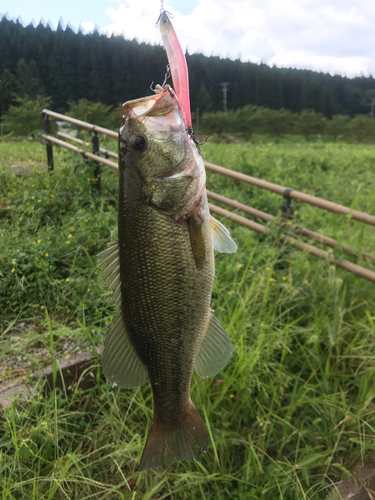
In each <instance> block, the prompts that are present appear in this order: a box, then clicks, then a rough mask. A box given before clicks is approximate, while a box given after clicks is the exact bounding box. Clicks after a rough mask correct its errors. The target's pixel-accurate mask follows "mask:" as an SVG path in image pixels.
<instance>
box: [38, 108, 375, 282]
mask: <svg viewBox="0 0 375 500" xmlns="http://www.w3.org/2000/svg"><path fill="white" fill-rule="evenodd" d="M42 116H43V118H44V120H45V129H46V133H45V134H41V138H42V139H44V140H45V141H46V146H47V161H48V167H49V169H50V170H53V168H54V164H53V152H52V145H53V144H56V145H57V146H59V147H64V148H67V149H69V150H71V151H74V152H76V153H79V154H81V155H82V156H84V157H86V158H89V159H91V160H93V161H95V162H97V163H98V164H103V165H107V166H108V167H110V168H113V169H115V170H118V165H117V163H115V162H113V161H111V160H109V159H108V157H111V158H114V159H118V155H117V154H116V153H115V152H113V151H108V150H106V149H104V148H101V147H100V144H99V136H98V133H102V134H106V135H107V136H110V137H113V138H118V133H117V132H114V131H113V130H109V129H106V128H103V127H99V126H97V125H94V124H92V123H88V122H83V121H81V120H77V119H75V118H71V117H70V116H65V115H62V114H60V113H55V112H54V111H50V110H47V109H44V110H43V112H42ZM51 118H56V119H59V120H62V121H65V122H68V123H72V124H73V125H77V126H79V127H83V128H85V129H87V130H89V131H91V132H92V134H93V135H92V146H93V153H90V152H89V151H87V150H85V149H82V148H80V147H78V146H75V145H73V144H70V143H68V142H65V141H62V140H60V139H57V138H56V137H54V136H52V135H51V122H50V119H51ZM57 135H59V136H60V137H63V138H64V139H67V140H69V141H72V142H75V143H77V144H79V145H80V146H85V147H87V146H90V143H88V142H85V141H82V140H81V139H78V138H76V137H73V136H71V135H68V134H64V133H63V132H61V131H59V132H58V133H57ZM99 154H102V155H104V158H103V157H102V156H99ZM204 164H205V167H206V169H207V170H210V171H212V172H215V173H218V174H221V175H225V176H227V177H231V178H233V179H237V180H239V181H241V182H245V183H247V184H251V185H253V186H257V187H259V188H261V189H267V190H268V191H272V192H274V193H277V194H280V195H282V196H284V198H285V199H286V200H287V201H288V202H289V198H293V199H296V200H298V201H301V202H304V203H308V204H310V205H312V206H316V207H319V208H322V209H324V210H328V211H331V212H335V213H337V214H341V215H346V216H349V217H350V218H352V219H355V220H358V221H361V222H364V223H366V224H369V225H373V226H375V216H374V215H370V214H367V213H365V212H361V211H359V210H352V209H350V208H349V207H345V206H344V205H339V204H337V203H333V202H331V201H327V200H323V199H321V198H317V197H315V196H312V195H308V194H305V193H301V192H300V191H295V190H293V189H291V188H285V187H283V186H279V185H278V184H273V183H272V182H268V181H264V180H262V179H257V178H256V177H251V176H249V175H246V174H242V173H240V172H236V171H233V170H229V169H227V168H224V167H220V166H219V165H214V164H213V163H208V162H204ZM95 176H96V177H97V179H98V188H99V191H100V177H101V176H100V166H98V167H97V169H96V170H95ZM207 195H208V197H209V198H210V199H212V200H215V201H218V202H219V203H223V204H226V205H228V206H231V207H232V208H234V209H236V210H241V211H243V212H245V213H247V214H249V215H251V216H253V217H256V218H258V219H261V220H265V221H268V222H273V221H275V220H277V217H275V216H273V215H271V214H267V213H265V212H262V211H261V210H257V209H255V208H253V207H249V206H248V205H244V204H243V203H239V202H238V201H235V200H231V199H230V198H226V197H225V196H221V195H219V194H216V193H213V192H212V191H207ZM209 207H210V210H211V212H212V213H216V214H219V215H222V216H223V217H226V218H228V219H230V220H233V221H234V222H236V223H237V224H240V225H242V226H245V227H247V228H249V229H251V230H253V231H256V232H258V233H262V234H267V233H268V231H269V229H268V228H267V227H266V226H264V225H262V224H259V223H258V222H255V221H252V220H249V219H247V218H245V217H242V216H241V215H238V214H236V213H234V212H230V211H228V210H225V209H224V208H221V207H218V206H216V205H213V204H211V203H209ZM284 222H285V217H284ZM284 229H285V230H287V229H288V231H292V232H293V235H292V236H291V235H288V234H282V236H281V240H282V241H283V242H284V243H285V244H288V245H291V246H293V247H294V248H297V249H299V250H303V251H307V252H308V253H309V254H310V255H313V256H314V257H316V258H318V259H322V260H328V261H331V262H332V263H333V264H335V265H336V266H337V267H340V268H342V269H345V270H346V271H349V272H351V273H353V274H356V275H357V276H360V277H362V278H366V279H368V280H370V281H372V282H374V283H375V272H374V271H371V270H370V269H367V268H365V267H362V266H359V265H358V264H354V263H353V262H350V261H348V260H345V259H336V260H335V258H334V256H333V254H332V253H329V252H326V251H325V250H321V249H319V248H316V247H314V246H313V245H310V244H308V243H305V242H303V241H300V240H296V239H295V237H294V235H295V234H297V235H302V236H305V237H306V238H309V239H312V240H314V241H317V242H318V243H321V244H323V245H327V246H330V247H332V248H335V247H337V246H340V248H341V249H342V250H343V251H344V252H345V253H347V254H349V255H354V256H361V257H362V258H363V259H364V260H367V261H371V262H374V263H375V256H374V255H372V254H370V253H368V252H357V251H356V250H354V249H353V248H352V247H350V246H349V245H346V244H343V243H340V242H338V241H336V240H335V239H333V238H329V237H328V236H324V235H322V234H320V233H316V232H314V231H311V230H310V229H306V228H304V227H299V226H295V225H290V226H289V228H288V227H287V226H286V225H284Z"/></svg>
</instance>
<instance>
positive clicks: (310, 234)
mask: <svg viewBox="0 0 375 500" xmlns="http://www.w3.org/2000/svg"><path fill="white" fill-rule="evenodd" d="M207 196H208V197H209V198H210V199H212V200H215V201H218V202H219V203H224V204H225V205H228V206H230V207H232V208H235V209H237V210H242V211H243V212H246V213H247V214H249V215H252V216H253V217H257V218H259V219H262V220H266V221H267V222H273V221H274V220H275V219H276V217H275V216H274V215H271V214H267V213H266V212H262V211H261V210H257V209H256V208H252V207H249V206H248V205H244V204H243V203H239V202H238V201H235V200H231V199H230V198H226V197H225V196H221V195H220V194H216V193H213V192H212V191H209V190H207ZM290 229H291V230H292V231H295V232H296V233H297V234H302V235H303V236H306V238H310V239H312V240H314V241H317V242H318V243H322V244H323V245H327V246H329V247H332V248H335V247H337V246H341V248H342V250H343V252H345V253H347V254H348V255H358V254H360V255H361V256H362V258H363V259H364V260H369V261H371V262H375V255H372V254H371V253H368V252H357V251H356V250H354V248H352V247H350V246H349V245H346V244H345V243H340V242H338V241H337V240H335V239H333V238H329V237H328V236H324V235H323V234H320V233H316V232H315V231H311V230H310V229H306V228H304V227H299V226H291V227H290Z"/></svg>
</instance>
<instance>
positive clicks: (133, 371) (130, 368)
mask: <svg viewBox="0 0 375 500" xmlns="http://www.w3.org/2000/svg"><path fill="white" fill-rule="evenodd" d="M103 373H104V375H105V376H106V377H107V379H108V380H109V381H110V382H112V383H115V384H117V385H119V386H120V387H125V389H132V388H133V387H139V386H141V385H142V384H143V383H144V382H145V381H146V379H147V369H146V367H145V365H144V364H143V363H142V361H141V360H140V359H139V356H138V354H137V353H136V352H135V349H134V347H133V344H132V343H131V341H130V338H129V335H128V332H127V330H126V327H125V324H124V321H123V319H122V314H121V312H120V313H118V314H117V316H116V317H115V319H114V320H113V323H112V325H111V328H110V330H109V332H108V333H107V335H106V337H105V339H104V352H103Z"/></svg>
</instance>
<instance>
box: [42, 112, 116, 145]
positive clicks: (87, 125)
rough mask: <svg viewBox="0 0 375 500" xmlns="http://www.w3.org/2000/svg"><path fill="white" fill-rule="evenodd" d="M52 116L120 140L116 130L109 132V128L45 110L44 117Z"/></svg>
mask: <svg viewBox="0 0 375 500" xmlns="http://www.w3.org/2000/svg"><path fill="white" fill-rule="evenodd" d="M44 115H47V116H52V118H57V119H58V120H62V121H64V122H68V123H73V124H74V125H78V126H79V127H83V128H86V129H88V130H91V131H92V132H99V133H101V134H106V135H109V136H111V137H114V138H116V139H117V138H118V132H115V131H114V130H109V129H108V128H103V127H98V125H94V124H93V123H88V122H83V121H81V120H77V119H76V118H72V117H70V116H66V115H61V114H60V113H55V112H54V111H50V110H49V109H43V111H42V116H44Z"/></svg>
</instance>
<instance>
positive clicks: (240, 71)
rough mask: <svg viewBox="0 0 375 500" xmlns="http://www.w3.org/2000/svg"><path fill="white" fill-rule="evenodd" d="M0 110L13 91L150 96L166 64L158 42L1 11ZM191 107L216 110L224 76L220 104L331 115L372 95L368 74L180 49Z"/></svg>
mask: <svg viewBox="0 0 375 500" xmlns="http://www.w3.org/2000/svg"><path fill="white" fill-rule="evenodd" d="M0 47H1V50H0V112H4V111H6V110H7V109H8V107H9V105H10V104H11V103H12V100H13V94H14V93H16V94H17V95H20V96H21V97H24V96H29V97H31V98H32V97H35V96H36V95H46V96H51V97H52V101H53V109H55V110H56V111H62V112H63V111H65V110H66V109H67V101H68V100H69V99H71V100H75V101H76V100H78V99H81V98H87V99H89V100H91V101H100V102H102V103H104V104H107V105H117V104H119V103H120V102H124V101H126V100H129V99H134V98H137V97H141V96H143V95H147V94H150V93H151V91H150V84H151V82H152V81H154V82H155V83H162V81H163V79H164V74H165V67H166V64H167V58H166V54H165V52H164V49H163V48H162V47H161V46H158V45H148V44H145V43H138V42H137V41H136V40H125V39H124V37H123V36H113V35H112V36H110V37H107V36H106V35H102V34H99V33H98V32H94V33H92V34H88V35H84V34H83V33H82V32H78V33H75V32H74V31H73V30H72V29H71V28H70V27H69V26H67V27H66V28H65V29H64V28H63V26H62V25H61V23H60V24H59V26H58V27H57V30H56V31H53V30H52V29H51V28H50V27H49V26H45V25H44V24H42V23H40V24H39V25H38V26H36V27H34V26H33V25H29V26H26V27H25V26H23V25H22V24H21V23H20V22H19V21H15V22H14V21H11V20H9V19H7V18H6V17H5V16H4V17H3V18H2V19H1V21H0ZM187 62H188V66H189V75H190V95H191V106H192V110H193V111H194V110H195V108H196V107H199V108H200V111H201V113H202V112H206V111H210V112H214V111H220V110H222V106H223V105H222V98H223V96H222V90H221V85H220V83H221V82H230V86H229V90H228V109H237V108H242V107H244V106H245V105H247V104H255V105H258V106H265V107H267V108H271V109H280V108H286V109H288V110H290V111H293V112H299V111H302V110H304V109H311V110H315V111H316V112H319V113H322V114H323V115H325V116H326V117H328V118H331V117H332V115H334V114H338V113H340V114H349V115H352V116H353V115H355V114H367V113H368V112H369V111H370V107H369V99H370V97H371V96H374V95H375V90H374V89H375V81H374V78H373V77H372V76H370V77H357V78H347V77H343V76H339V75H335V76H331V75H329V74H325V73H318V72H315V71H310V70H299V69H290V68H288V69H285V68H277V67H269V66H267V65H266V64H254V63H249V62H241V61H240V60H235V61H233V60H230V59H222V58H220V57H206V56H204V55H202V54H191V55H190V54H188V55H187Z"/></svg>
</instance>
